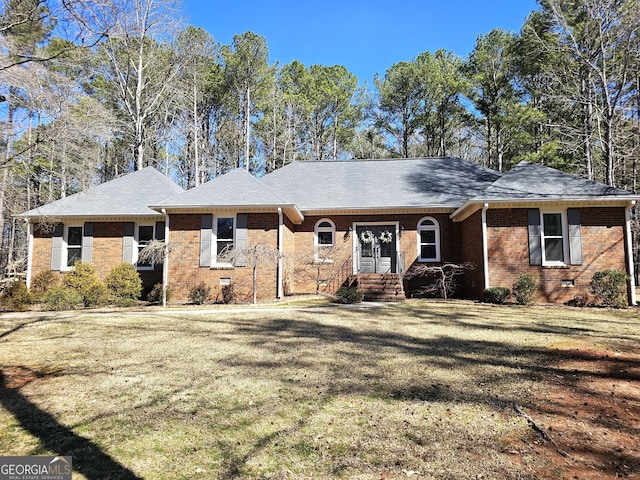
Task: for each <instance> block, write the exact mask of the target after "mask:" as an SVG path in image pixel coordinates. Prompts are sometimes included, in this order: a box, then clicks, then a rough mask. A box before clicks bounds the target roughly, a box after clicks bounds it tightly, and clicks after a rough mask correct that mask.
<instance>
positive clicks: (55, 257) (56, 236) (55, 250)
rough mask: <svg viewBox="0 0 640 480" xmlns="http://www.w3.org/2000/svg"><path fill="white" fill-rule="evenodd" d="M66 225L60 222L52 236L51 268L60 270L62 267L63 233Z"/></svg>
mask: <svg viewBox="0 0 640 480" xmlns="http://www.w3.org/2000/svg"><path fill="white" fill-rule="evenodd" d="M63 232H64V225H63V224H62V223H58V224H57V225H56V228H55V230H54V231H53V237H51V270H60V269H61V267H62V233H63Z"/></svg>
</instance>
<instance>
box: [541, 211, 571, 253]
mask: <svg viewBox="0 0 640 480" xmlns="http://www.w3.org/2000/svg"><path fill="white" fill-rule="evenodd" d="M541 215H542V219H541V222H540V224H541V226H542V229H541V230H542V231H541V237H542V264H543V265H565V264H567V253H568V251H569V248H568V236H567V232H568V226H567V217H566V214H565V212H541Z"/></svg>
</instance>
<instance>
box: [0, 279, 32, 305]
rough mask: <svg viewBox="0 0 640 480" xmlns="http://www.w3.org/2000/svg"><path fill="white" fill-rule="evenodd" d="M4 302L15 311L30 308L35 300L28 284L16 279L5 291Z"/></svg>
mask: <svg viewBox="0 0 640 480" xmlns="http://www.w3.org/2000/svg"><path fill="white" fill-rule="evenodd" d="M2 303H3V305H5V306H6V307H7V308H8V309H9V310H11V311H13V312H24V311H26V310H29V305H31V304H32V303H33V300H32V297H31V294H30V293H29V289H28V288H27V286H26V285H25V284H24V283H22V282H21V281H19V280H16V281H15V282H12V283H11V285H9V287H8V288H7V289H6V290H5V292H4V293H3V295H2Z"/></svg>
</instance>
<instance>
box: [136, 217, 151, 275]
mask: <svg viewBox="0 0 640 480" xmlns="http://www.w3.org/2000/svg"><path fill="white" fill-rule="evenodd" d="M140 227H151V228H152V231H151V240H154V239H155V238H157V234H156V222H153V223H144V222H141V223H134V227H133V242H134V246H133V252H132V259H131V260H132V262H131V263H133V264H134V265H135V267H136V270H138V271H141V272H142V271H151V270H153V269H155V264H153V263H152V264H151V265H142V266H141V265H138V256H139V255H140V239H139V236H140Z"/></svg>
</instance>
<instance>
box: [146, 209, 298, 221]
mask: <svg viewBox="0 0 640 480" xmlns="http://www.w3.org/2000/svg"><path fill="white" fill-rule="evenodd" d="M149 208H151V209H153V210H156V211H160V212H161V211H162V210H164V211H166V212H168V213H171V211H172V210H173V211H174V213H175V211H177V210H188V211H190V212H211V211H212V210H219V209H224V210H236V211H245V210H274V211H277V210H278V208H282V210H283V211H284V212H285V213H286V214H287V216H288V217H289V218H290V219H291V221H292V222H293V223H295V224H296V225H300V224H301V223H302V221H303V220H304V215H303V214H302V212H301V211H300V209H299V208H298V206H297V205H295V204H237V205H229V204H225V205H222V204H221V205H212V204H199V205H194V204H189V205H180V204H173V205H170V204H166V205H150V206H149Z"/></svg>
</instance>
